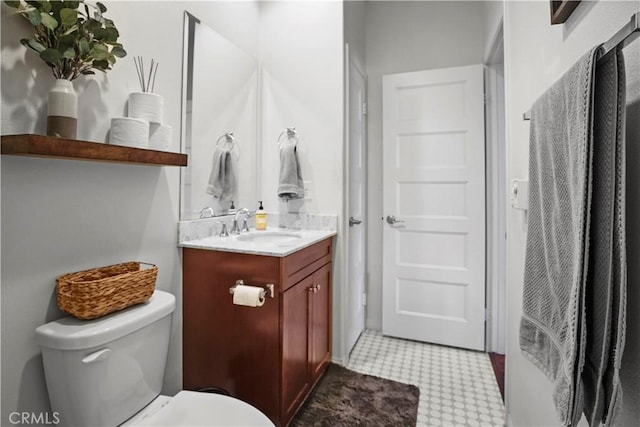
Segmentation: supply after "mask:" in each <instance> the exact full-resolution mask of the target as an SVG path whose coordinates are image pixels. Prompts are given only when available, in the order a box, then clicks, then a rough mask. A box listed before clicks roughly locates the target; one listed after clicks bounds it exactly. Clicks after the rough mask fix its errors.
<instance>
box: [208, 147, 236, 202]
mask: <svg viewBox="0 0 640 427" xmlns="http://www.w3.org/2000/svg"><path fill="white" fill-rule="evenodd" d="M236 185H237V180H236V175H235V168H234V167H233V159H232V156H231V150H230V148H229V147H224V146H222V147H216V149H215V151H214V152H213V160H212V164H211V174H210V175H209V184H208V185H207V193H208V194H211V195H212V196H213V197H215V198H217V199H220V200H221V201H232V200H235V194H236Z"/></svg>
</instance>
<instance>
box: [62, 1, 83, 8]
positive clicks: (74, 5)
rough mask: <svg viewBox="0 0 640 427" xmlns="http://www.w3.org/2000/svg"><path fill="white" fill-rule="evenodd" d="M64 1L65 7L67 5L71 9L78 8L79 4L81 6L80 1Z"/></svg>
mask: <svg viewBox="0 0 640 427" xmlns="http://www.w3.org/2000/svg"><path fill="white" fill-rule="evenodd" d="M63 3H64V7H67V8H69V9H77V8H78V6H80V2H79V1H65V2H63Z"/></svg>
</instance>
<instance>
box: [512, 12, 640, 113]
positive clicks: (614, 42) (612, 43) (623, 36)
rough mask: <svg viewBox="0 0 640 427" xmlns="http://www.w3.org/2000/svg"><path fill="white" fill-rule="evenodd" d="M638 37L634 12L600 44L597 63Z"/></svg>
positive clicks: (639, 22) (639, 31) (638, 21)
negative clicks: (618, 29)
mask: <svg viewBox="0 0 640 427" xmlns="http://www.w3.org/2000/svg"><path fill="white" fill-rule="evenodd" d="M639 35H640V12H636V13H634V14H633V16H631V20H630V21H629V22H627V24H626V25H625V26H624V27H622V28H621V29H620V31H618V32H617V33H615V34H614V35H613V37H611V38H610V39H609V40H608V41H606V42H605V43H603V44H602V49H603V50H604V53H603V54H602V56H600V58H598V62H600V61H602V60H604V58H606V57H608V56H609V54H610V53H611V52H614V51H615V50H616V48H620V49H622V48H623V47H625V46H627V45H628V44H629V43H631V42H632V41H634V40H635V39H636V38H637V37H638V36H639ZM522 119H523V120H531V111H527V112H526V113H524V114H523V115H522Z"/></svg>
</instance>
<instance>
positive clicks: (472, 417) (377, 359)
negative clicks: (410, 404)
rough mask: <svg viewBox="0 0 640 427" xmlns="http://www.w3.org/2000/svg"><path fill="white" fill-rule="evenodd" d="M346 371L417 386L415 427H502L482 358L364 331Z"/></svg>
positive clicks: (497, 393)
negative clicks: (418, 397) (417, 400)
mask: <svg viewBox="0 0 640 427" xmlns="http://www.w3.org/2000/svg"><path fill="white" fill-rule="evenodd" d="M347 367H348V368H349V369H352V370H354V371H358V372H362V373H364V374H369V375H375V376H378V377H382V378H387V379H390V380H395V381H400V382H404V383H408V384H414V385H416V386H418V387H419V388H420V401H419V404H418V426H428V427H431V426H456V427H457V426H503V425H504V404H503V403H502V399H501V397H500V391H499V390H498V384H497V383H496V378H495V376H494V373H493V369H492V367H491V362H490V361H489V356H488V355H487V354H486V353H482V352H477V351H469V350H462V349H458V348H452V347H444V346H439V345H433V344H425V343H420V342H415V341H408V340H403V339H399V338H390V337H383V336H382V334H381V333H380V332H377V331H364V332H363V333H362V335H361V336H360V339H359V340H358V342H357V343H356V345H355V347H354V348H353V351H352V352H351V360H350V362H349V365H348V366H347Z"/></svg>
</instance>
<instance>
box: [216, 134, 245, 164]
mask: <svg viewBox="0 0 640 427" xmlns="http://www.w3.org/2000/svg"><path fill="white" fill-rule="evenodd" d="M222 138H224V143H225V144H229V145H228V149H229V151H230V152H232V153H233V155H234V157H235V158H238V157H239V156H240V144H238V143H237V140H236V137H235V136H233V132H227V133H225V134H224V135H222V136H221V137H220V138H218V140H217V141H216V147H218V145H220V141H221V140H222ZM234 148H235V150H234Z"/></svg>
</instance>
